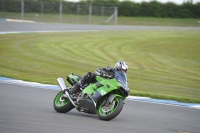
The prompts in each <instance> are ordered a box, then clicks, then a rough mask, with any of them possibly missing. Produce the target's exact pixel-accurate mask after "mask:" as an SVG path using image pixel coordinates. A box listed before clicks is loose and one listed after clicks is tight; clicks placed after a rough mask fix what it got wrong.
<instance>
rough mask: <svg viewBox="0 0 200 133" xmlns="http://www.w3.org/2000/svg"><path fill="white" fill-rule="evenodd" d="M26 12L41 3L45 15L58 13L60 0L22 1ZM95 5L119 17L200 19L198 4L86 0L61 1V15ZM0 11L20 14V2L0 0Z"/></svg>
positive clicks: (32, 10)
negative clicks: (78, 8)
mask: <svg viewBox="0 0 200 133" xmlns="http://www.w3.org/2000/svg"><path fill="white" fill-rule="evenodd" d="M24 1H25V9H26V10H25V11H26V12H40V11H41V3H45V6H46V7H45V10H46V11H45V13H58V9H59V2H60V0H24ZM90 4H92V5H95V6H108V7H114V6H117V7H118V15H119V16H130V17H134V16H141V17H143V16H145V17H162V18H169V17H170V18H200V3H196V4H192V3H190V2H185V3H183V4H181V5H177V4H175V3H173V2H168V3H161V2H158V1H151V2H141V3H135V2H133V1H129V0H126V1H118V0H86V1H80V2H76V3H74V2H68V1H63V5H64V8H63V13H72V10H73V11H74V10H76V9H75V8H77V5H85V6H87V5H90ZM0 11H7V12H20V11H21V0H0ZM81 12H82V13H81V14H87V13H88V11H87V9H82V10H81Z"/></svg>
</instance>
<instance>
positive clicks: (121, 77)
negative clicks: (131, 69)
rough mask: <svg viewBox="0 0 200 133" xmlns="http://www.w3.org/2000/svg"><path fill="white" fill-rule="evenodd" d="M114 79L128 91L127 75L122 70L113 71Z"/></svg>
mask: <svg viewBox="0 0 200 133" xmlns="http://www.w3.org/2000/svg"><path fill="white" fill-rule="evenodd" d="M115 79H116V80H117V81H118V82H119V83H120V84H121V85H122V87H123V88H124V89H125V90H126V91H128V92H129V88H128V82H127V76H126V73H125V72H124V71H115Z"/></svg>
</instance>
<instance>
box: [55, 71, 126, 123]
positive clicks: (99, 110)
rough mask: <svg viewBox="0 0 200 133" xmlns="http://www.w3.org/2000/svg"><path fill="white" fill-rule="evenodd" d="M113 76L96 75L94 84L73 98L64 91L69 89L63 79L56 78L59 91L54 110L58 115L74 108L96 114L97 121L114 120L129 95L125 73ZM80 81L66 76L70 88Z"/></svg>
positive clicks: (74, 76)
mask: <svg viewBox="0 0 200 133" xmlns="http://www.w3.org/2000/svg"><path fill="white" fill-rule="evenodd" d="M114 75H115V76H114V78H105V77H102V76H100V75H97V76H96V80H97V82H96V83H92V84H90V85H87V86H86V87H85V88H84V89H81V91H80V92H78V94H76V97H73V98H72V97H71V96H70V95H69V93H68V91H64V90H66V89H70V88H71V87H66V85H65V82H64V80H63V78H58V79H57V81H58V83H59V85H60V87H61V91H60V92H59V93H58V94H57V96H56V97H55V99H54V109H55V110H56V111H57V112H59V113H66V112H69V111H70V110H72V109H73V108H76V109H77V110H78V111H80V112H85V113H89V114H97V115H98V117H99V119H101V120H106V121H109V120H111V119H113V118H115V117H116V116H117V115H118V114H119V113H120V112H121V110H122V108H123V104H124V102H123V101H124V100H125V99H126V97H127V96H128V94H129V88H128V84H127V76H126V73H125V72H121V71H115V74H114ZM80 79H81V77H80V76H78V75H76V74H73V73H71V74H70V75H69V76H67V81H68V82H69V83H70V84H71V86H73V85H74V84H76V83H77V82H78V81H79V80H80Z"/></svg>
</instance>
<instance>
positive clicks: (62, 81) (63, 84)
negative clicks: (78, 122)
mask: <svg viewBox="0 0 200 133" xmlns="http://www.w3.org/2000/svg"><path fill="white" fill-rule="evenodd" d="M57 81H58V84H59V85H60V88H61V91H63V92H65V94H66V95H67V98H69V100H70V102H71V103H72V104H73V105H74V106H75V107H78V106H77V105H75V103H74V101H73V100H72V99H71V97H70V96H69V93H68V92H67V91H64V90H65V89H67V87H66V85H65V82H64V80H63V78H58V79H57Z"/></svg>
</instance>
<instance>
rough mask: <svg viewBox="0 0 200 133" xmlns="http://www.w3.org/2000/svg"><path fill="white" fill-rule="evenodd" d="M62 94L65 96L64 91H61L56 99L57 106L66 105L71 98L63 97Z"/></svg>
mask: <svg viewBox="0 0 200 133" xmlns="http://www.w3.org/2000/svg"><path fill="white" fill-rule="evenodd" d="M62 96H63V92H60V93H59V94H58V95H57V97H56V99H55V105H56V106H57V107H61V106H64V105H66V104H67V103H68V102H69V99H62Z"/></svg>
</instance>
